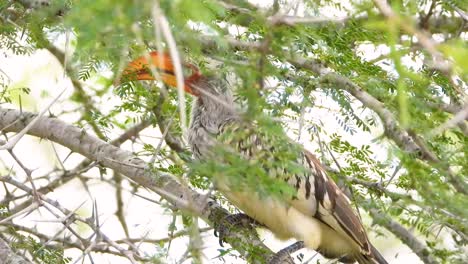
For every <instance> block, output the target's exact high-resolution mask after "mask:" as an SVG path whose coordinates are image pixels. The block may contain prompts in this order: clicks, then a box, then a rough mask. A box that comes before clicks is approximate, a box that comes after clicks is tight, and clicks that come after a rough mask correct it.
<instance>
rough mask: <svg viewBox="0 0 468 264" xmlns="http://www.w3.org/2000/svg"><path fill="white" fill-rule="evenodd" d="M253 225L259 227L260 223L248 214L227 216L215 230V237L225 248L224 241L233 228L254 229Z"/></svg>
mask: <svg viewBox="0 0 468 264" xmlns="http://www.w3.org/2000/svg"><path fill="white" fill-rule="evenodd" d="M252 225H259V223H258V222H257V221H255V219H253V218H252V217H250V216H248V215H246V214H242V213H238V214H231V215H227V216H226V217H224V218H223V220H221V223H219V225H218V226H217V227H216V228H215V229H214V235H215V236H217V237H218V238H219V245H220V246H222V247H224V245H223V241H225V237H226V236H227V235H228V233H229V231H230V230H231V229H232V228H236V227H250V228H252Z"/></svg>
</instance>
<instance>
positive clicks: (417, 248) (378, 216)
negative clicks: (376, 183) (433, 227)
mask: <svg viewBox="0 0 468 264" xmlns="http://www.w3.org/2000/svg"><path fill="white" fill-rule="evenodd" d="M369 213H370V215H371V216H372V218H373V219H374V221H375V222H377V223H378V224H379V225H381V226H384V227H385V228H386V229H388V230H389V231H390V232H392V233H393V234H394V235H396V236H397V237H398V238H399V239H400V240H401V241H402V242H403V243H405V245H407V246H408V247H409V248H411V249H412V250H413V252H414V253H415V254H416V255H418V257H419V258H420V259H421V260H422V261H423V262H424V263H426V264H436V263H439V262H438V261H437V260H435V259H434V258H433V257H432V255H431V253H430V252H429V251H428V249H427V247H426V245H424V244H423V243H422V242H421V241H419V240H418V239H417V238H416V237H415V236H414V235H413V234H412V233H411V232H410V231H409V230H408V229H406V228H404V227H403V226H402V225H400V224H399V223H397V222H395V221H393V220H392V219H390V218H389V217H388V216H387V215H385V214H384V213H382V212H380V211H379V210H378V209H375V208H372V209H370V210H369Z"/></svg>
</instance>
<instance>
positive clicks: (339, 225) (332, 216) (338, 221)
mask: <svg viewBox="0 0 468 264" xmlns="http://www.w3.org/2000/svg"><path fill="white" fill-rule="evenodd" d="M303 153H304V160H305V162H306V164H304V166H306V167H307V168H310V170H311V172H312V175H313V176H312V177H313V180H311V181H313V184H314V188H313V189H314V193H313V194H312V195H314V199H311V200H313V201H314V202H315V208H316V210H314V211H312V210H307V208H306V207H304V206H302V207H301V206H299V207H298V208H297V209H298V210H301V211H302V213H304V214H307V215H310V216H313V217H315V218H317V219H319V220H320V221H322V222H323V223H325V224H326V225H328V226H330V227H331V228H332V229H334V230H336V231H337V232H338V233H340V234H342V235H344V236H348V237H350V238H351V239H352V240H353V241H354V242H356V244H358V245H359V247H360V248H361V252H362V253H363V254H366V255H367V254H370V252H371V246H370V243H369V240H368V238H367V235H366V231H365V230H364V227H363V226H362V223H361V220H360V219H359V217H358V216H357V214H356V213H355V212H354V210H353V209H352V207H351V204H350V202H349V200H348V198H347V197H346V195H345V194H344V193H343V192H342V191H341V190H340V189H339V188H338V186H337V185H336V184H335V182H334V181H333V180H332V179H331V178H329V177H328V175H327V173H326V171H325V169H324V168H323V167H322V165H321V163H320V161H318V159H317V158H316V157H315V156H314V155H313V154H312V153H310V152H308V151H307V150H304V151H303ZM302 202H306V201H302ZM308 202H310V201H308ZM294 203H295V201H292V204H293V206H294Z"/></svg>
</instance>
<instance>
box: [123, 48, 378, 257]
mask: <svg viewBox="0 0 468 264" xmlns="http://www.w3.org/2000/svg"><path fill="white" fill-rule="evenodd" d="M147 58H150V62H148V61H147ZM150 63H151V64H152V66H154V67H155V68H156V69H157V70H158V78H160V79H161V80H162V81H163V82H164V83H166V84H168V85H169V86H172V87H175V86H176V78H175V74H174V65H173V63H172V61H171V59H170V57H169V55H168V54H166V53H158V52H151V53H150V54H149V56H142V57H140V58H138V59H136V60H134V61H132V62H131V63H130V64H129V65H128V66H127V68H126V69H125V71H124V74H125V75H127V76H130V75H134V76H135V78H136V79H138V80H154V79H155V78H154V77H153V76H152V74H151V71H150ZM184 66H185V67H187V68H189V69H191V70H192V74H191V75H190V76H189V77H187V78H185V80H184V89H185V91H186V92H187V93H190V94H191V95H193V96H195V100H194V104H193V108H192V117H191V123H190V128H189V132H188V141H189V144H190V146H191V148H192V152H193V155H194V157H195V159H197V160H198V161H199V162H200V163H203V162H209V161H211V162H215V163H218V165H219V163H222V164H221V166H218V167H216V166H215V167H214V168H218V169H219V168H221V169H220V171H217V172H214V173H213V174H214V175H215V176H213V181H214V183H215V186H216V188H217V189H218V190H219V191H220V192H221V193H222V194H223V195H225V197H226V198H227V199H228V200H229V201H230V202H231V203H232V204H233V205H235V206H236V207H237V208H239V209H240V210H242V211H243V212H245V214H247V215H248V216H250V217H251V218H253V219H254V220H255V221H257V222H258V223H261V224H262V225H264V226H266V227H267V228H268V229H270V230H271V231H272V232H273V233H274V234H275V235H276V236H277V237H278V238H280V239H289V238H295V239H297V240H300V241H304V244H305V246H306V247H308V248H310V249H313V250H316V251H318V252H320V253H321V254H322V255H323V256H325V257H327V258H337V259H339V260H340V261H341V262H344V263H353V262H355V261H357V262H358V263H360V264H367V263H378V264H385V263H387V262H386V261H385V259H384V258H383V257H382V255H381V254H380V253H379V252H378V251H377V250H376V249H375V248H374V247H373V246H372V244H371V243H370V242H369V239H368V238H367V235H366V231H365V230H364V227H363V225H362V223H361V221H360V219H359V217H358V216H357V215H356V213H355V212H354V211H353V209H352V208H351V205H350V202H349V200H348V198H347V197H346V196H345V194H344V193H343V192H342V191H341V190H340V189H339V188H338V187H337V185H336V184H335V183H334V182H333V180H332V179H331V178H330V177H328V176H327V173H326V172H325V170H324V168H323V167H322V166H321V164H320V162H319V161H318V160H317V158H316V157H315V156H314V155H312V154H311V153H310V152H308V151H307V150H305V149H302V148H300V150H299V151H297V152H294V150H292V151H291V152H290V153H295V156H293V158H292V160H293V161H294V163H295V164H296V165H300V166H301V168H302V169H297V167H298V166H291V163H288V162H287V161H285V159H284V158H278V157H280V156H285V154H284V153H285V152H288V150H285V146H286V147H288V146H290V147H291V149H295V148H296V149H298V146H297V144H294V143H293V142H292V141H290V140H287V139H286V140H284V141H283V142H282V144H278V140H276V141H275V140H273V139H275V136H272V135H271V134H269V133H268V132H265V131H262V130H261V129H259V126H258V125H256V123H255V122H252V121H248V120H247V119H246V118H244V117H243V115H242V114H241V113H240V112H239V111H238V110H236V108H235V107H233V105H235V104H234V98H233V96H232V95H231V93H230V91H229V89H228V85H227V83H226V82H225V81H224V80H222V79H220V78H216V77H207V76H204V75H202V74H201V73H200V72H199V71H198V69H197V68H196V67H195V66H193V65H192V64H184ZM284 137H285V136H284ZM276 139H278V137H276ZM279 145H281V146H279ZM220 147H221V148H223V149H224V152H222V151H220V150H219V149H220ZM233 153H234V154H236V153H237V156H238V157H240V159H241V160H244V161H245V163H246V164H251V165H253V166H257V167H262V168H261V170H258V168H257V169H251V170H249V171H248V172H246V173H245V175H243V176H240V177H234V176H232V175H231V176H230V174H229V173H228V169H226V170H225V171H223V169H222V168H228V167H227V166H229V165H231V166H232V165H233V164H234V163H235V162H233V161H232V160H230V159H228V158H226V157H224V156H225V155H228V156H229V155H233ZM286 156H287V155H286ZM290 159H291V158H290ZM223 166H224V167H223ZM256 172H257V174H258V175H255V174H256ZM236 173H239V172H236ZM265 173H266V175H267V178H268V179H264V178H265V177H263V176H262V175H263V174H265ZM252 174H254V175H252ZM261 174H262V175H261ZM243 177H244V178H243ZM262 177H263V178H262ZM257 179H258V180H257ZM281 184H283V185H288V186H289V187H291V189H293V190H294V191H293V192H288V191H284V192H280V194H278V193H276V194H270V193H268V190H270V189H272V188H270V187H271V186H273V185H277V186H281ZM273 189H274V188H273Z"/></svg>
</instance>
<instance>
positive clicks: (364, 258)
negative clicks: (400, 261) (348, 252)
mask: <svg viewBox="0 0 468 264" xmlns="http://www.w3.org/2000/svg"><path fill="white" fill-rule="evenodd" d="M355 259H356V261H357V262H358V263H359V264H388V262H387V261H386V260H385V259H384V257H383V256H382V254H380V252H379V251H378V250H377V249H376V248H375V247H374V246H372V245H371V253H370V255H367V254H366V255H364V254H360V255H358V256H356V257H355Z"/></svg>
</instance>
